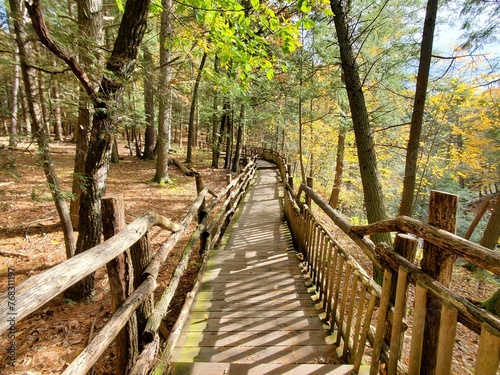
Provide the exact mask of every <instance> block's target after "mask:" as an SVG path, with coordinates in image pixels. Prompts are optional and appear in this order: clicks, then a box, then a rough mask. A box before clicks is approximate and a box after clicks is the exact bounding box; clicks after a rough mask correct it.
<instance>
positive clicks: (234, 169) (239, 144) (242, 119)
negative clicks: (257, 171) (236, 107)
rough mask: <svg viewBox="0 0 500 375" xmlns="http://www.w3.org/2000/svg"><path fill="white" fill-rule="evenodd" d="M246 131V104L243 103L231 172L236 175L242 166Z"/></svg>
mask: <svg viewBox="0 0 500 375" xmlns="http://www.w3.org/2000/svg"><path fill="white" fill-rule="evenodd" d="M244 129H245V103H241V108H240V118H239V121H238V134H237V136H236V151H235V154H234V160H233V167H232V169H231V171H232V172H235V173H237V172H238V166H239V165H240V158H241V148H242V146H243V132H244Z"/></svg>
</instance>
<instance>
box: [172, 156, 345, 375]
mask: <svg viewBox="0 0 500 375" xmlns="http://www.w3.org/2000/svg"><path fill="white" fill-rule="evenodd" d="M258 163H259V170H258V171H257V175H256V181H255V182H254V184H253V185H252V187H251V189H249V192H248V193H247V196H246V197H245V202H244V203H243V204H242V206H240V208H239V210H238V212H237V214H236V217H235V218H234V219H233V224H232V225H231V226H230V228H229V229H228V231H227V233H226V235H225V241H224V243H222V244H221V245H220V246H219V248H218V249H216V250H213V251H212V253H211V254H210V261H209V264H208V268H207V272H206V273H205V276H204V279H203V285H202V289H201V291H200V292H199V293H198V295H197V299H196V301H195V303H194V305H193V308H192V310H191V316H190V318H189V319H188V321H187V323H186V325H185V326H184V328H183V332H182V334H181V337H180V339H179V341H178V344H177V347H176V349H175V352H174V355H173V362H174V367H173V371H174V372H175V373H176V374H204V375H209V374H229V373H231V374H345V373H347V372H348V371H349V369H350V368H351V366H347V365H322V364H323V363H326V362H331V358H333V356H334V353H335V350H334V348H333V346H331V345H327V344H326V342H325V339H326V337H325V331H324V329H323V326H322V323H321V321H320V319H319V318H318V314H317V311H316V310H315V308H314V302H313V301H312V299H311V295H310V294H308V292H307V290H306V287H305V284H304V279H303V278H302V276H301V273H300V269H299V267H298V261H297V258H296V256H295V251H294V249H293V245H292V242H291V237H290V233H289V231H288V228H287V226H286V224H285V223H284V221H283V219H282V207H281V200H280V192H281V185H280V183H281V182H280V181H279V176H278V173H277V172H276V170H275V169H274V165H273V164H270V163H268V162H265V161H261V160H259V162H258Z"/></svg>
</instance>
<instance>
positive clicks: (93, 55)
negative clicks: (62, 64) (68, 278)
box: [70, 0, 102, 229]
mask: <svg viewBox="0 0 500 375" xmlns="http://www.w3.org/2000/svg"><path fill="white" fill-rule="evenodd" d="M77 5H78V31H79V33H80V35H81V36H82V38H81V39H79V40H78V58H79V61H80V64H82V65H83V66H85V67H90V66H91V64H92V62H93V61H94V60H97V61H99V60H100V55H99V53H98V52H97V50H96V49H89V48H88V44H87V42H86V41H88V40H94V41H96V43H97V44H101V43H102V0H82V1H78V2H77ZM96 88H97V83H96ZM78 95H79V97H78V122H77V126H76V129H75V135H74V137H75V142H76V150H75V167H74V169H73V186H72V193H73V196H74V199H73V200H72V201H71V204H70V211H71V221H72V222H73V226H74V227H75V229H77V228H78V227H79V210H80V196H81V193H82V188H83V186H85V179H84V178H83V176H84V172H85V156H86V155H87V149H88V143H89V138H90V127H91V122H92V106H91V103H90V102H89V99H88V95H87V93H86V92H85V89H84V88H83V87H80V91H79V94H78Z"/></svg>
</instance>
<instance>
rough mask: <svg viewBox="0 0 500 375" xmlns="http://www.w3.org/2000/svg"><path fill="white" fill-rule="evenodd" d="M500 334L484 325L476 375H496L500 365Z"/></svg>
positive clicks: (480, 339)
mask: <svg viewBox="0 0 500 375" xmlns="http://www.w3.org/2000/svg"><path fill="white" fill-rule="evenodd" d="M499 348H500V332H498V331H497V330H496V329H494V328H493V327H491V326H490V325H489V324H488V323H483V325H482V327H481V337H480V338H479V349H478V352H477V359H476V372H475V373H476V374H482V375H495V374H497V369H498V364H499V363H500V350H499Z"/></svg>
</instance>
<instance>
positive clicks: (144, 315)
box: [130, 233, 154, 337]
mask: <svg viewBox="0 0 500 375" xmlns="http://www.w3.org/2000/svg"><path fill="white" fill-rule="evenodd" d="M130 256H131V258H132V264H133V268H134V289H137V288H138V287H139V285H141V283H142V273H143V272H144V270H145V269H146V267H147V266H148V264H149V262H151V258H152V253H151V248H150V244H149V237H148V234H147V233H146V234H145V235H144V236H142V237H141V238H140V239H139V241H137V242H136V243H135V244H133V245H132V246H131V247H130ZM153 308H154V294H153V293H151V295H150V296H149V297H148V298H145V299H144V302H143V303H142V305H141V306H139V308H138V309H137V312H136V315H137V333H138V337H141V336H142V332H143V331H144V328H145V327H146V322H147V321H148V318H149V316H150V315H151V313H152V312H153Z"/></svg>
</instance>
